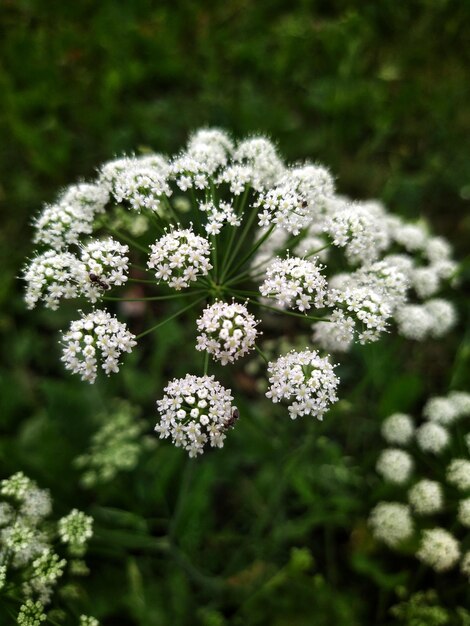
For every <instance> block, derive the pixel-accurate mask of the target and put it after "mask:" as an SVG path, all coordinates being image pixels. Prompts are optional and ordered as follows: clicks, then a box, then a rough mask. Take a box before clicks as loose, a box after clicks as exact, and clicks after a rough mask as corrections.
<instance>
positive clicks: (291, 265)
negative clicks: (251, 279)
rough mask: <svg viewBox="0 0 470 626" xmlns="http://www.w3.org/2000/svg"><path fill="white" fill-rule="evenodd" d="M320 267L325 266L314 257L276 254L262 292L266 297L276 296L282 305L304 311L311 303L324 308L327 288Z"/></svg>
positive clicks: (261, 286)
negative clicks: (286, 256) (279, 256)
mask: <svg viewBox="0 0 470 626" xmlns="http://www.w3.org/2000/svg"><path fill="white" fill-rule="evenodd" d="M321 270H322V266H321V265H318V264H317V261H316V260H315V259H314V260H312V261H308V260H307V259H300V258H298V257H288V258H287V259H280V258H276V259H275V260H274V261H273V263H271V265H270V266H269V267H268V268H267V270H266V279H265V280H264V282H263V283H262V285H260V288H259V290H260V293H261V295H262V296H264V297H269V298H273V299H274V300H275V302H276V304H277V306H279V307H280V308H282V309H284V308H295V309H298V310H299V311H301V312H305V311H308V310H309V309H310V308H311V307H312V306H313V307H315V308H321V307H323V306H324V304H325V298H326V294H327V289H328V286H327V282H326V279H325V277H324V276H323V275H322V273H321Z"/></svg>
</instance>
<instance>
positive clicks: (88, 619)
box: [78, 615, 100, 626]
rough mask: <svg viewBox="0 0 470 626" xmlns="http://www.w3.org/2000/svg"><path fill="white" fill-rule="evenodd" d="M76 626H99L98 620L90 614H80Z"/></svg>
mask: <svg viewBox="0 0 470 626" xmlns="http://www.w3.org/2000/svg"><path fill="white" fill-rule="evenodd" d="M78 626H100V623H99V621H98V620H97V619H96V617H93V616H92V615H80V622H79V624H78Z"/></svg>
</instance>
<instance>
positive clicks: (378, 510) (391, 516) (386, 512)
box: [369, 502, 414, 547]
mask: <svg viewBox="0 0 470 626" xmlns="http://www.w3.org/2000/svg"><path fill="white" fill-rule="evenodd" d="M369 525H370V526H371V528H372V532H373V534H374V537H375V538H376V539H379V540H381V541H383V542H384V543H386V544H387V545H388V546H391V547H395V546H397V545H399V544H400V543H402V542H403V541H405V540H406V539H409V538H410V537H411V536H412V535H413V531H414V528H413V520H412V518H411V515H410V509H409V507H408V506H407V505H406V504H401V503H399V502H379V504H377V506H376V507H375V508H374V509H373V510H372V511H371V514H370V517H369Z"/></svg>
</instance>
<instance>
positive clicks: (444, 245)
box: [424, 237, 452, 263]
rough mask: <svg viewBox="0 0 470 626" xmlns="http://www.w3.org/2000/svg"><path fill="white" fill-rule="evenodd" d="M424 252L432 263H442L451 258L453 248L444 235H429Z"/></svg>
mask: <svg viewBox="0 0 470 626" xmlns="http://www.w3.org/2000/svg"><path fill="white" fill-rule="evenodd" d="M424 254H425V255H426V257H427V258H428V260H429V262H430V263H440V262H441V261H448V260H449V259H450V257H451V254H452V248H451V247H450V244H449V242H448V241H447V240H446V239H444V237H429V238H428V239H427V241H426V246H425V248H424Z"/></svg>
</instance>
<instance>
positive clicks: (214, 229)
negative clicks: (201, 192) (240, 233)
mask: <svg viewBox="0 0 470 626" xmlns="http://www.w3.org/2000/svg"><path fill="white" fill-rule="evenodd" d="M199 210H200V211H202V212H203V213H205V214H206V215H207V222H206V224H205V225H204V228H205V230H206V233H207V234H208V235H218V234H219V233H220V231H221V230H222V227H223V225H224V224H230V226H235V227H236V226H240V224H241V219H240V218H239V217H237V214H236V213H235V211H234V209H233V206H232V204H230V203H229V202H219V204H218V206H216V205H215V204H214V202H212V201H210V202H202V203H201V204H200V205H199Z"/></svg>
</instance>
